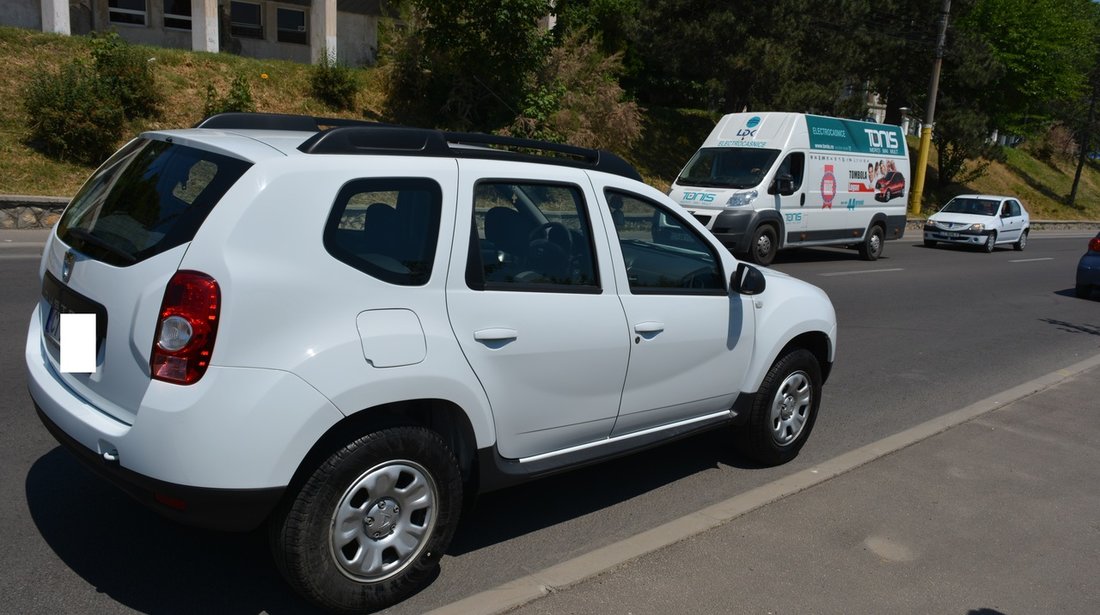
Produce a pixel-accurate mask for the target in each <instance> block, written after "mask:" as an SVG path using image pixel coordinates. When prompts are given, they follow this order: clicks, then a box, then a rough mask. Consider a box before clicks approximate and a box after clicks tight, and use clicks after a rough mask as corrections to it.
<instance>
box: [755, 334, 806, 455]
mask: <svg viewBox="0 0 1100 615" xmlns="http://www.w3.org/2000/svg"><path fill="white" fill-rule="evenodd" d="M820 403H821V366H820V364H818V362H817V357H815V356H814V355H813V353H811V352H810V351H809V350H806V349H804V348H796V349H794V350H791V351H789V352H787V353H786V354H784V355H782V356H781V357H779V359H778V360H776V362H775V364H773V365H772V367H771V369H770V370H768V373H767V375H766V376H764V382H763V383H761V385H760V390H759V391H758V392H757V394H756V398H755V399H754V400H753V404H752V408H751V409H750V410H749V416H748V422H747V424H745V425H743V426H741V427H740V428H739V429H738V432H737V439H738V444H739V448H740V450H741V452H742V453H744V454H745V455H746V456H748V457H749V458H751V459H752V460H753V461H756V462H757V463H760V464H763V465H766V466H775V465H780V464H784V463H787V462H788V461H790V460H791V459H794V458H795V457H796V456H797V455H798V452H799V451H800V450H801V449H802V445H803V444H805V443H806V439H807V438H808V437H809V436H810V431H811V430H813V427H814V421H815V420H816V419H817V408H818V406H819V405H820Z"/></svg>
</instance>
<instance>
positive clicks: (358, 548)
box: [270, 427, 462, 613]
mask: <svg viewBox="0 0 1100 615" xmlns="http://www.w3.org/2000/svg"><path fill="white" fill-rule="evenodd" d="M461 507H462V478H461V473H460V471H459V468H458V462H457V461H456V460H455V457H454V454H453V453H452V452H451V451H450V449H449V448H448V447H447V445H446V443H444V441H443V439H442V438H440V437H439V435H438V434H436V433H435V432H432V431H429V430H427V429H424V428H421V427H393V428H389V429H383V430H380V431H376V432H374V433H371V434H368V435H365V436H363V437H361V438H359V439H357V440H355V441H353V442H351V443H350V444H347V445H346V446H344V447H343V448H341V449H339V450H337V451H336V452H335V453H333V454H332V455H331V456H329V457H328V459H326V460H325V461H324V462H322V463H321V464H320V465H319V466H318V467H317V469H316V470H314V471H313V474H312V475H310V476H309V477H308V478H307V479H306V480H305V482H304V484H302V486H301V489H300V490H299V491H298V492H297V493H296V494H293V499H289V498H288V500H287V501H286V503H285V504H284V506H283V508H282V509H281V510H280V511H279V512H278V514H277V515H276V517H275V518H274V519H273V521H272V523H271V526H270V538H271V546H272V551H273V553H274V556H275V563H276V565H277V566H278V568H279V571H280V572H281V573H282V574H283V576H284V577H285V578H286V579H287V581H288V582H289V583H290V584H291V586H293V587H294V588H295V589H296V590H297V591H298V592H299V593H301V594H302V595H303V596H305V597H306V598H307V599H309V600H311V601H313V602H314V603H316V604H318V605H320V606H322V607H324V608H325V609H328V610H331V611H335V612H343V613H352V612H359V613H361V612H366V611H375V610H378V609H382V608H385V607H388V606H390V605H393V604H395V603H397V602H400V601H401V600H403V599H405V598H406V597H408V596H410V595H412V594H413V593H415V592H417V591H419V590H420V589H422V588H423V587H425V586H426V585H428V583H430V582H431V580H432V579H433V578H434V577H435V575H436V569H437V568H438V565H439V559H440V558H441V557H442V556H443V553H444V551H445V550H446V549H447V546H448V545H449V544H450V542H451V537H452V536H453V535H454V529H455V525H456V524H457V523H458V518H459V515H460V513H461ZM339 528H343V531H342V532H337V531H336V530H337V529H339Z"/></svg>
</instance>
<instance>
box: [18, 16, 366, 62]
mask: <svg viewBox="0 0 1100 615" xmlns="http://www.w3.org/2000/svg"><path fill="white" fill-rule="evenodd" d="M4 4H5V7H4V8H5V10H4V11H3V14H2V15H0V24H3V25H9V26H17V27H22V28H30V29H36V30H38V29H40V30H42V31H44V32H55V33H58V34H88V33H90V32H101V31H109V30H114V31H116V32H118V33H119V35H120V36H121V37H122V38H123V39H125V40H127V41H130V42H132V43H141V44H145V45H160V46H163V47H176V48H181V49H192V50H195V51H210V52H218V51H228V52H232V53H239V54H241V55H245V56H250V57H257V58H277V59H281V60H293V61H296V62H313V63H317V62H320V61H321V59H322V58H323V57H324V56H325V54H326V53H328V54H329V55H330V57H331V54H332V52H333V50H335V57H336V59H337V60H338V61H340V62H343V63H345V64H348V65H351V66H362V65H364V64H373V63H374V62H375V60H376V59H377V57H378V21H379V17H380V16H381V13H382V0H5V2H4Z"/></svg>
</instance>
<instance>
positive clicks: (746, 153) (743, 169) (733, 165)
mask: <svg viewBox="0 0 1100 615" xmlns="http://www.w3.org/2000/svg"><path fill="white" fill-rule="evenodd" d="M778 157H779V150H776V149H759V148H747V147H704V148H702V149H700V150H699V151H698V152H695V156H693V157H692V159H691V161H690V162H688V164H687V166H686V167H684V172H683V173H682V174H681V175H680V177H678V178H677V179H676V183H677V184H679V185H681V186H710V187H715V188H742V189H743V188H755V187H756V186H759V185H760V182H762V181H764V176H765V175H766V174H767V173H768V170H769V169H771V168H772V164H774V163H775V159H776V158H778Z"/></svg>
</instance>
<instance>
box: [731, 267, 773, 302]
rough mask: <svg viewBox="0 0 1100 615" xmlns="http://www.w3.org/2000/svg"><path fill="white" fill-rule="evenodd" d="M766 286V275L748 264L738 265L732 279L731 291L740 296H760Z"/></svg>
mask: <svg viewBox="0 0 1100 615" xmlns="http://www.w3.org/2000/svg"><path fill="white" fill-rule="evenodd" d="M766 286H767V281H766V280H765V279H764V274H763V273H761V272H760V270H759V269H757V268H756V267H753V266H752V265H750V264H748V263H738V264H737V271H735V272H733V277H731V278H730V290H732V291H733V292H736V293H737V294H739V295H759V294H760V293H762V292H764V288H765V287H766Z"/></svg>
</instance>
